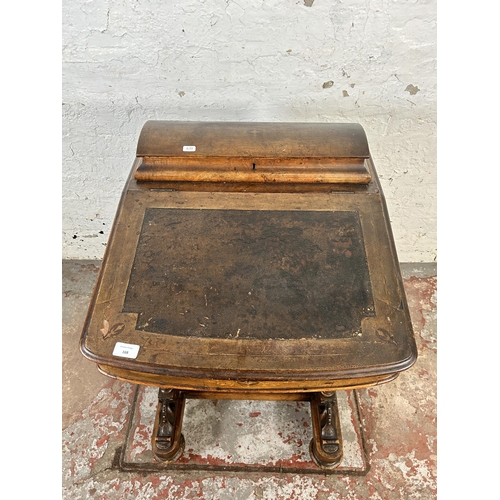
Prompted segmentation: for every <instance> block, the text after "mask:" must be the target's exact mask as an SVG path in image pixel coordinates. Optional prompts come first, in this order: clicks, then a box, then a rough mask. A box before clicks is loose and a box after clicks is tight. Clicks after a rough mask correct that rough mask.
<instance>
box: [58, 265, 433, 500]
mask: <svg viewBox="0 0 500 500" xmlns="http://www.w3.org/2000/svg"><path fill="white" fill-rule="evenodd" d="M99 264H100V262H98V261H63V265H62V270H63V291H62V298H63V306H62V311H63V343H62V347H63V367H62V370H63V387H62V391H63V393H62V397H63V414H62V423H63V429H62V464H63V470H62V486H63V493H62V498H64V499H65V500H66V499H67V500H70V499H71V500H77V499H87V498H95V499H102V500H114V499H120V500H126V499H137V500H142V499H148V500H149V499H151V500H156V499H169V498H180V499H195V498H197V499H199V498H202V499H220V500H226V499H227V500H238V499H300V500H302V499H318V500H321V499H349V500H357V499H374V500H381V499H382V500H386V499H387V500H393V499H434V498H436V496H437V495H436V488H437V477H436V473H437V466H436V461H437V457H436V446H437V443H436V345H437V342H436V312H437V310H436V307H437V304H436V285H437V276H436V266H435V265H432V264H403V265H402V266H401V268H402V272H403V278H404V285H405V290H406V294H407V299H408V305H409V307H410V313H411V317H412V322H413V327H414V331H415V337H416V341H417V347H418V352H419V358H418V360H417V362H416V364H415V365H414V366H413V367H412V368H411V369H410V370H408V371H406V372H403V373H402V374H401V375H400V376H399V377H398V378H397V379H396V380H395V381H393V382H390V383H388V384H385V385H382V386H379V387H376V388H370V389H363V390H358V391H355V392H354V391H350V392H345V393H342V394H340V393H339V408H340V412H341V425H342V433H343V437H344V450H345V455H344V460H343V462H342V463H341V464H340V466H339V468H338V469H336V470H335V471H334V472H333V473H330V474H325V473H322V472H321V471H319V470H318V469H316V468H315V466H314V464H313V463H312V462H311V460H310V457H309V441H310V439H311V429H310V417H309V415H310V414H309V408H308V404H306V403H304V402H272V401H265V402H264V401H227V400H224V401H223V400H219V401H210V400H188V401H187V402H186V410H185V414H184V415H185V416H184V421H183V434H184V435H185V437H186V447H185V451H184V454H183V456H182V457H181V459H180V460H179V462H178V463H177V464H176V465H174V466H171V467H169V468H166V467H165V466H162V465H161V464H158V463H157V462H155V460H154V459H153V457H152V455H151V446H150V444H149V435H150V429H151V427H152V421H153V418H154V411H155V407H156V390H154V389H152V388H143V387H141V388H139V387H137V386H134V385H131V384H128V383H124V382H119V381H114V380H111V379H109V378H107V377H105V376H104V375H101V374H100V373H98V371H97V369H96V366H95V364H94V363H92V362H91V361H88V360H86V359H85V358H84V357H83V356H82V355H81V354H80V352H79V349H78V342H79V338H80V334H81V329H82V326H83V322H84V319H85V315H86V313H87V308H88V305H89V302H90V296H91V293H92V289H93V287H94V283H95V280H96V278H97V271H98V268H99Z"/></svg>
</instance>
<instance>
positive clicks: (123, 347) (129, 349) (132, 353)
mask: <svg viewBox="0 0 500 500" xmlns="http://www.w3.org/2000/svg"><path fill="white" fill-rule="evenodd" d="M139 349H140V346H138V345H135V344H124V343H123V342H117V343H116V344H115V348H114V350H113V356H120V357H121V358H130V359H135V358H137V355H138V354H139Z"/></svg>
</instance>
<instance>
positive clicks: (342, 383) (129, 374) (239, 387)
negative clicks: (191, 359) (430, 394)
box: [98, 364, 399, 400]
mask: <svg viewBox="0 0 500 500" xmlns="http://www.w3.org/2000/svg"><path fill="white" fill-rule="evenodd" d="M98 368H99V371H100V372H101V373H103V374H104V375H107V376H108V377H111V378H116V379H118V380H123V381H125V382H131V383H133V384H141V385H147V386H156V387H169V388H176V389H180V390H185V391H194V392H195V393H197V392H203V393H206V396H205V397H206V398H207V399H212V398H213V399H264V400H275V399H292V400H296V399H297V397H298V395H299V394H300V393H312V392H322V391H323V392H324V391H333V390H350V389H360V388H363V387H372V386H374V385H380V384H383V383H386V382H390V381H392V380H394V379H395V378H396V377H397V376H398V375H399V373H393V374H390V375H376V376H373V377H359V378H355V379H352V378H348V379H337V380H307V381H290V380H260V381H246V380H222V379H217V378H212V377H211V378H194V377H175V376H168V375H157V374H153V373H146V372H138V371H134V370H126V369H121V368H117V367H114V366H108V365H102V364H99V365H98ZM198 397H201V395H199V396H198ZM307 398H308V396H307V397H305V399H307Z"/></svg>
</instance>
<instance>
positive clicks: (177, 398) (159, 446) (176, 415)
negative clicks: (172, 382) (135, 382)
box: [151, 389, 186, 462]
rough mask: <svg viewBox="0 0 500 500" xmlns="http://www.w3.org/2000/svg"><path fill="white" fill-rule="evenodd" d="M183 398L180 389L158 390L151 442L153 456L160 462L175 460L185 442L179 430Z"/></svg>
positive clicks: (180, 428) (182, 411)
mask: <svg viewBox="0 0 500 500" xmlns="http://www.w3.org/2000/svg"><path fill="white" fill-rule="evenodd" d="M185 400H186V398H185V396H184V393H183V392H182V391H178V390H173V389H160V390H159V391H158V408H157V409H156V418H155V425H154V428H153V435H152V438H151V444H152V446H153V454H154V456H155V458H156V459H157V460H159V461H161V462H175V461H176V460H177V459H178V458H179V457H180V456H181V455H182V452H183V451H184V445H185V442H184V436H183V435H182V434H181V430H182V416H183V414H184V402H185Z"/></svg>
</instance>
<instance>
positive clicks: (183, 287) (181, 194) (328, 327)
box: [81, 121, 417, 468]
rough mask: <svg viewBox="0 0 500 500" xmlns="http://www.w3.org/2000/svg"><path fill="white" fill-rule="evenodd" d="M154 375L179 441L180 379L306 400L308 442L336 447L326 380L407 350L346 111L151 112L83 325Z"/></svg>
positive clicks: (160, 449) (373, 182)
mask: <svg viewBox="0 0 500 500" xmlns="http://www.w3.org/2000/svg"><path fill="white" fill-rule="evenodd" d="M81 350H82V353H83V354H84V355H85V356H86V357H87V358H89V359H91V360H93V361H95V362H96V363H97V365H98V367H99V370H100V371H101V372H102V373H104V374H106V375H108V376H110V377H114V378H118V379H121V380H126V381H129V382H132V383H135V384H146V385H151V386H157V387H158V388H159V403H158V409H157V416H156V422H155V428H154V431H153V435H152V446H153V451H154V453H155V456H156V457H157V459H158V460H162V461H166V462H171V461H174V460H176V459H177V458H178V457H179V456H180V455H181V454H182V452H183V447H184V438H183V437H182V434H181V428H182V415H183V410H184V401H185V398H186V397H188V398H189V397H191V398H215V399H220V398H234V399H270V400H274V399H288V400H308V401H310V402H311V412H312V427H313V436H314V437H313V439H312V441H311V456H312V458H313V460H314V461H315V463H316V464H317V465H318V466H319V467H321V468H332V467H335V466H337V465H338V464H339V463H340V461H341V459H342V437H341V435H340V425H339V416H338V411H337V406H336V396H335V391H337V390H345V389H352V388H359V387H367V386H372V385H377V384H380V383H383V382H388V381H390V380H393V379H394V378H395V377H396V376H397V375H398V374H399V372H401V371H402V370H405V369H407V368H409V367H410V366H411V365H412V364H413V363H414V362H415V360H416V357H417V351H416V346H415V342H414V339H413V331H412V327H411V322H410V316H409V312H408V306H407V303H406V298H405V294H404V289H403V285H402V279H401V274H400V270H399V265H398V259H397V255H396V251H395V247H394V242H393V238H392V234H391V229H390V224H389V218H388V215H387V209H386V205H385V201H384V196H383V194H382V189H381V186H380V183H379V181H378V179H377V175H376V172H375V168H374V165H373V162H372V159H371V157H370V153H369V148H368V143H367V140H366V136H365V133H364V131H363V129H362V127H361V126H359V125H357V124H297V123H293V124H282V123H211V122H203V123H194V122H161V121H153V122H147V123H146V124H145V126H144V128H143V130H142V132H141V136H140V138H139V143H138V148H137V159H136V161H135V162H134V165H133V168H132V171H131V175H130V178H129V180H128V181H127V184H126V186H125V189H124V191H123V195H122V198H121V201H120V205H119V207H118V211H117V214H116V218H115V222H114V226H113V229H112V232H111V235H110V238H109V242H108V245H107V248H106V253H105V256H104V259H103V263H102V266H101V270H100V274H99V278H98V281H97V284H96V287H95V290H94V294H93V298H92V301H91V304H90V307H89V312H88V316H87V319H86V323H85V326H84V330H83V333H82V337H81Z"/></svg>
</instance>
